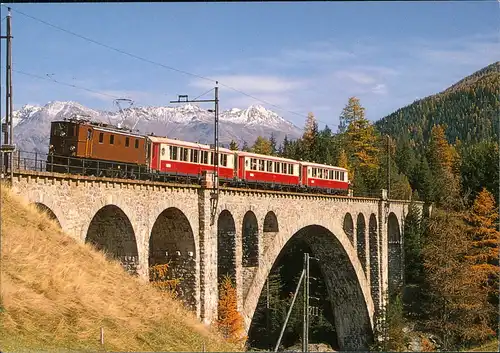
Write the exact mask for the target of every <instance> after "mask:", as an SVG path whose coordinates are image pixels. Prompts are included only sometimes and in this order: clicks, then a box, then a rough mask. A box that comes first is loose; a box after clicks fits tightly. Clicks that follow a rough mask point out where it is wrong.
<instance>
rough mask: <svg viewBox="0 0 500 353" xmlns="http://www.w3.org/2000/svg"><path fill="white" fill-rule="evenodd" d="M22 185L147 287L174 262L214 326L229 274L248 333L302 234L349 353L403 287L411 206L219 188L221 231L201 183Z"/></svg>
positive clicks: (30, 178)
mask: <svg viewBox="0 0 500 353" xmlns="http://www.w3.org/2000/svg"><path fill="white" fill-rule="evenodd" d="M12 188H13V190H14V191H15V192H16V193H18V194H20V195H22V196H24V197H25V198H26V199H28V200H29V202H31V203H35V204H37V205H38V206H39V208H40V209H42V210H44V211H46V212H47V213H48V214H49V215H51V217H52V218H55V219H56V220H57V222H58V223H59V225H60V226H61V228H62V229H63V230H64V231H65V232H66V233H67V234H68V235H70V236H72V237H74V238H76V239H77V240H79V241H82V242H91V243H93V244H94V245H95V246H96V247H97V248H98V249H104V250H106V251H107V252H108V253H111V254H112V255H113V256H114V257H115V258H118V259H119V260H120V261H121V263H122V265H123V266H124V268H125V269H126V270H127V271H129V272H130V273H132V274H136V275H138V276H139V277H141V278H144V279H145V280H147V279H148V268H149V267H150V266H152V265H155V264H162V263H166V262H167V261H170V263H171V268H172V271H174V272H175V276H177V277H180V278H182V281H181V289H180V290H181V292H182V294H181V297H182V298H183V300H184V302H185V303H186V305H187V306H188V307H189V308H191V309H192V310H193V311H195V312H196V314H197V315H198V317H199V318H200V319H201V320H202V321H203V322H206V323H210V322H213V321H214V320H215V319H216V317H217V301H218V283H219V282H220V278H221V277H222V276H223V275H230V276H231V277H232V278H233V279H234V280H235V283H236V287H237V293H238V307H239V310H240V311H241V312H242V313H243V316H244V319H245V325H246V328H247V329H249V327H250V324H251V321H252V317H253V314H254V312H255V308H256V306H257V302H258V299H259V296H260V293H261V290H262V288H263V287H264V284H265V282H266V279H267V276H268V274H269V271H270V270H271V268H272V266H273V263H274V262H275V260H276V259H277V257H278V255H279V254H280V251H281V250H282V249H283V247H284V246H285V244H286V243H287V242H288V241H289V240H290V239H291V238H292V237H302V238H303V239H304V240H306V241H307V243H308V244H309V246H310V247H311V249H312V251H313V255H314V256H315V257H318V258H319V259H320V266H321V270H322V273H323V274H324V277H325V282H326V285H327V289H328V293H329V297H330V301H331V304H332V311H333V313H334V318H335V319H334V320H335V327H336V330H337V336H338V337H337V339H338V342H339V345H340V348H341V349H342V350H358V349H367V348H368V344H369V341H370V339H371V337H372V335H373V327H374V323H375V321H376V317H377V313H379V312H382V311H383V308H384V306H385V299H384V298H385V296H384V295H383V293H387V292H390V291H391V288H392V286H397V285H399V283H401V281H402V271H403V258H402V244H403V224H404V219H405V216H406V215H407V213H408V207H409V201H398V200H388V199H386V198H383V197H381V198H379V199H376V198H372V199H369V198H354V197H338V196H337V197H334V196H318V195H309V194H294V193H284V192H269V191H258V190H246V189H230V188H221V189H220V196H219V202H218V209H217V213H216V220H215V222H214V224H213V225H211V224H210V192H211V190H210V189H207V188H205V187H203V186H187V185H177V184H166V183H158V182H149V181H134V180H121V179H105V178H95V177H83V176H77V175H63V174H56V173H45V172H34V171H22V172H18V173H15V174H14V180H13V183H12ZM417 204H418V206H419V207H420V208H423V204H421V203H417Z"/></svg>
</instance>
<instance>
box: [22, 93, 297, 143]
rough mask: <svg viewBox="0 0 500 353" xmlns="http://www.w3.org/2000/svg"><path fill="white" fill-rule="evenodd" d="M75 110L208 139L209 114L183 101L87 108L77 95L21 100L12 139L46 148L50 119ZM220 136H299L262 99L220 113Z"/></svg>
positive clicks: (249, 140) (160, 131)
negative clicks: (41, 101)
mask: <svg viewBox="0 0 500 353" xmlns="http://www.w3.org/2000/svg"><path fill="white" fill-rule="evenodd" d="M75 115H80V116H84V117H88V118H89V119H91V120H95V121H101V122H105V123H109V124H112V125H122V126H123V127H127V128H131V129H132V128H133V129H134V130H138V131H139V132H140V133H143V134H150V133H154V134H155V135H157V136H168V137H172V138H177V139H181V140H185V141H192V142H200V143H207V144H209V143H212V142H213V134H214V126H213V125H214V114H213V113H211V112H209V111H208V110H206V109H203V108H201V107H199V106H196V105H193V104H190V103H187V104H183V105H179V106H176V107H169V106H141V107H130V108H126V109H123V110H122V111H121V112H116V111H115V112H113V111H108V110H97V109H92V108H88V107H86V106H84V105H82V104H81V103H79V102H76V101H50V102H48V103H47V104H45V105H43V106H37V105H24V106H23V107H22V108H21V109H19V110H16V111H14V112H13V123H14V142H15V144H16V145H17V148H18V149H19V150H22V151H28V152H39V153H47V150H48V144H49V134H50V123H51V122H52V121H54V120H62V119H64V118H70V117H73V116H75ZM219 121H220V122H221V123H222V124H220V125H219V140H220V142H221V143H222V144H224V145H228V144H229V143H230V142H231V140H235V141H236V142H238V143H239V144H240V145H242V144H243V143H244V142H247V143H248V144H253V142H254V141H255V140H256V138H257V137H258V136H263V137H270V135H271V134H273V135H274V137H275V139H276V140H277V141H278V142H279V141H282V140H283V139H284V137H285V135H287V136H288V138H296V137H299V136H300V135H301V133H302V129H300V128H299V127H297V126H296V125H294V124H293V123H291V122H290V121H288V120H286V119H284V118H282V117H281V116H280V115H278V114H277V113H275V112H273V111H271V110H268V109H266V108H265V107H263V106H261V105H251V106H249V107H248V108H246V109H238V108H232V109H229V110H225V111H222V112H220V113H219Z"/></svg>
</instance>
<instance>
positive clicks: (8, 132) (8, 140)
mask: <svg viewBox="0 0 500 353" xmlns="http://www.w3.org/2000/svg"><path fill="white" fill-rule="evenodd" d="M8 11H9V12H8V14H7V34H6V35H5V36H0V39H7V51H6V59H7V65H6V75H5V90H6V92H5V123H4V124H2V132H3V142H2V145H1V146H0V151H1V152H2V154H3V155H4V161H3V164H4V166H3V174H4V177H6V175H7V171H9V170H10V181H11V182H12V181H13V169H14V168H13V167H14V166H13V161H12V160H13V158H12V156H13V152H14V150H15V146H14V143H13V135H14V126H13V124H12V123H13V121H12V118H13V114H12V113H13V103H12V38H13V37H12V33H11V19H12V16H11V12H10V7H9V8H8Z"/></svg>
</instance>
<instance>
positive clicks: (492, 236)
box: [464, 188, 500, 305]
mask: <svg viewBox="0 0 500 353" xmlns="http://www.w3.org/2000/svg"><path fill="white" fill-rule="evenodd" d="M464 218H465V221H466V222H467V224H468V226H469V227H468V229H467V234H468V235H469V237H470V240H471V242H472V248H471V250H470V251H469V253H468V255H467V258H468V259H469V260H471V261H472V263H473V265H472V268H473V269H474V271H477V272H478V273H479V274H480V276H481V277H482V278H483V284H484V285H485V286H486V287H487V288H488V292H489V294H490V300H492V301H493V304H494V305H498V297H499V295H500V292H499V289H498V285H499V276H500V266H499V263H498V250H499V247H500V232H499V231H498V228H497V227H498V208H497V206H496V203H495V199H494V197H493V195H492V194H491V193H490V192H489V191H488V190H486V188H483V190H482V191H481V192H480V193H479V194H478V195H477V197H476V199H475V201H474V204H473V205H472V208H471V209H470V211H469V212H468V213H467V214H466V215H465V217H464Z"/></svg>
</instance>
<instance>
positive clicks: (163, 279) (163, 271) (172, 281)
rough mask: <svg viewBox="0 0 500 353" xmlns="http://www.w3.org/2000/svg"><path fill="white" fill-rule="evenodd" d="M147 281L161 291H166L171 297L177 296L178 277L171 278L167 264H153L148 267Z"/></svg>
mask: <svg viewBox="0 0 500 353" xmlns="http://www.w3.org/2000/svg"><path fill="white" fill-rule="evenodd" d="M149 282H150V283H151V285H152V286H153V287H155V288H157V289H159V290H161V291H164V292H168V293H169V294H170V295H172V297H174V298H175V297H177V289H178V287H179V283H180V279H179V278H171V276H170V274H169V264H161V265H154V266H151V267H150V268H149Z"/></svg>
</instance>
